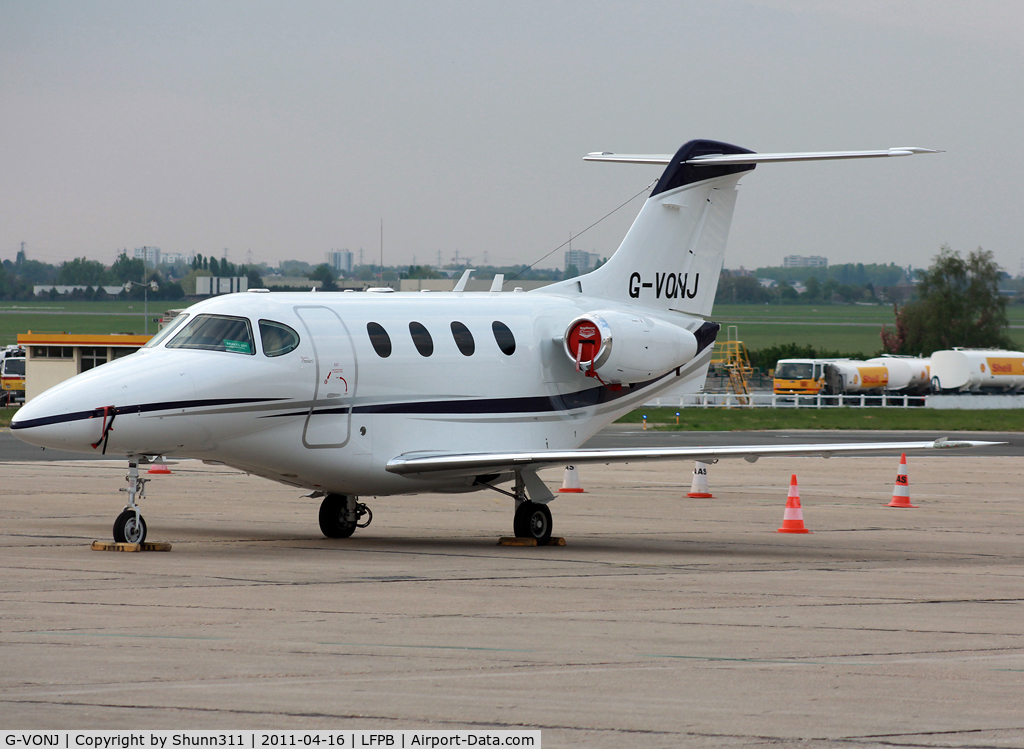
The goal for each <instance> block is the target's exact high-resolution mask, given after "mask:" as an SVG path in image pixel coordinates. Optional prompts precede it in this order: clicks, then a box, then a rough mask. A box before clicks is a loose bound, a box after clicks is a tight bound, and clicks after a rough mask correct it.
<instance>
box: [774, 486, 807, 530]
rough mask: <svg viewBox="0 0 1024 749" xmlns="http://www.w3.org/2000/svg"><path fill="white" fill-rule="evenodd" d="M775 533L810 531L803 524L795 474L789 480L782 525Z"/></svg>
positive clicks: (802, 513)
mask: <svg viewBox="0 0 1024 749" xmlns="http://www.w3.org/2000/svg"><path fill="white" fill-rule="evenodd" d="M776 533H810V531H809V530H807V527H806V526H805V525H804V511H803V510H802V509H800V490H799V489H798V488H797V485H796V474H795V473H794V474H793V478H791V479H790V480H789V498H788V499H786V512H785V513H784V514H783V516H782V527H781V528H779V529H778V530H777V531H776Z"/></svg>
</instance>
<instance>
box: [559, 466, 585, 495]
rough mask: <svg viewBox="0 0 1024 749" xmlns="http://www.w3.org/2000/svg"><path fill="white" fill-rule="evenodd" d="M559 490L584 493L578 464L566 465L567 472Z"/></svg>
mask: <svg viewBox="0 0 1024 749" xmlns="http://www.w3.org/2000/svg"><path fill="white" fill-rule="evenodd" d="M558 491H560V492H569V493H574V494H582V493H583V491H584V490H583V484H581V483H580V472H579V470H577V468H576V466H566V467H565V474H564V475H563V476H562V488H561V489H559V490H558Z"/></svg>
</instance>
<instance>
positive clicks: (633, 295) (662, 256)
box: [538, 140, 939, 317]
mask: <svg viewBox="0 0 1024 749" xmlns="http://www.w3.org/2000/svg"><path fill="white" fill-rule="evenodd" d="M915 153H939V152H938V151H932V150H930V149H926V148H916V147H905V148H889V149H886V150H882V151H829V152H814V153H766V154H765V153H763V154H759V153H754V152H753V151H750V150H748V149H746V148H740V147H739V146H734V145H730V144H729V143H721V142H719V141H714V140H691V141H690V142H689V143H686V144H685V145H684V146H683V147H682V148H680V149H679V151H677V152H676V154H675V155H674V156H672V155H661V154H655V155H643V154H614V153H607V152H606V153H592V154H589V155H588V156H587V157H586V159H587V160H588V161H614V162H620V163H627V164H665V165H667V166H666V168H665V171H664V173H663V174H662V175H661V179H660V180H658V184H657V185H656V186H655V188H654V190H653V191H652V192H651V195H650V197H648V198H647V201H646V202H645V203H644V205H643V208H641V209H640V213H639V215H637V217H636V220H635V221H634V222H633V225H632V226H631V227H630V229H629V231H628V232H627V233H626V236H625V238H624V239H623V240H622V244H621V245H619V249H618V250H617V251H616V252H615V254H614V255H612V257H611V259H610V260H609V261H608V262H607V263H605V264H604V265H602V266H601V267H600V268H598V269H597V270H595V271H593V272H592V273H588V274H586V275H584V276H580V277H578V278H573V279H570V280H568V281H563V282H561V283H559V284H554V285H552V286H548V287H545V288H544V289H542V290H538V291H550V292H553V293H564V292H566V291H570V290H572V291H575V292H576V293H581V294H584V295H586V296H593V297H600V298H605V299H610V300H615V301H619V302H624V303H627V304H634V305H640V306H644V307H649V308H652V309H658V310H663V311H670V310H671V311H676V312H683V313H686V314H688V315H695V316H698V317H708V316H710V315H711V308H712V306H713V305H714V301H715V292H716V291H717V290H718V277H719V275H720V274H721V272H722V263H723V261H724V258H725V245H726V241H727V240H728V238H729V226H730V224H731V223H732V213H733V209H734V208H735V206H736V184H737V182H739V179H740V177H742V176H743V175H744V174H745V173H746V172H749V171H751V170H752V169H754V167H755V166H756V165H757V164H760V163H771V162H777V161H818V160H826V159H862V158H877V157H889V156H910V155H912V154H915Z"/></svg>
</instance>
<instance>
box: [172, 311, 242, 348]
mask: <svg viewBox="0 0 1024 749" xmlns="http://www.w3.org/2000/svg"><path fill="white" fill-rule="evenodd" d="M167 348H193V349H202V350H203V351H230V352H231V353H234V354H249V355H253V354H255V353H256V346H255V345H254V344H253V339H252V326H251V325H250V324H249V321H248V320H247V319H246V318H244V317H229V316H228V315H198V316H197V317H196V318H195V319H194V320H193V321H192V322H190V323H189V324H188V325H186V326H185V327H184V328H182V329H181V332H180V333H178V334H177V335H176V336H174V339H173V340H172V341H171V342H170V343H168V344H167Z"/></svg>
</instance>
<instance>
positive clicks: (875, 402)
mask: <svg viewBox="0 0 1024 749" xmlns="http://www.w3.org/2000/svg"><path fill="white" fill-rule="evenodd" d="M930 397H931V396H928V395H777V394H775V393H750V394H749V395H737V394H736V393H698V394H696V395H672V396H665V397H662V398H653V399H651V400H650V401H648V402H647V403H644V405H645V406H647V407H649V408H656V407H662V408H851V407H852V408H925V407H927V406H928V399H929V398H930Z"/></svg>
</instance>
